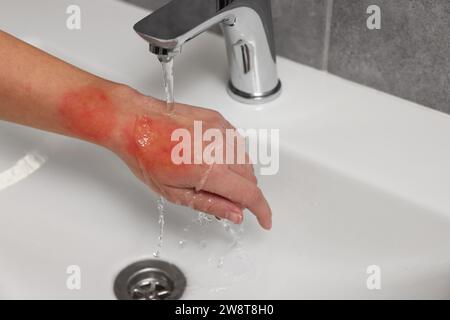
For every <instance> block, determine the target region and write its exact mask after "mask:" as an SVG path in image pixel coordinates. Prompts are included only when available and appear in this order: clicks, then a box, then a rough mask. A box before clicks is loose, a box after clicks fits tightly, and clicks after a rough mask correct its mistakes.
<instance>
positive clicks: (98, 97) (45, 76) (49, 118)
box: [0, 31, 119, 145]
mask: <svg viewBox="0 0 450 320" xmlns="http://www.w3.org/2000/svg"><path fill="white" fill-rule="evenodd" d="M117 87H119V86H118V85H117V84H115V83H112V82H110V81H107V80H104V79H101V78H99V77H97V76H95V75H92V74H90V73H88V72H85V71H83V70H81V69H78V68H76V67H74V66H72V65H70V64H68V63H65V62H64V61H62V60H59V59H57V58H55V57H53V56H51V55H49V54H47V53H45V52H43V51H41V50H39V49H37V48H34V47H32V46H30V45H28V44H26V43H24V42H22V41H20V40H18V39H16V38H14V37H12V36H10V35H8V34H6V33H4V32H2V31H0V120H6V121H10V122H15V123H18V124H23V125H26V126H30V127H35V128H38V129H42V130H47V131H52V132H56V133H60V134H64V135H69V136H74V137H78V138H81V139H85V140H88V141H91V142H94V143H98V144H102V145H104V144H108V143H109V141H107V140H108V139H110V132H109V131H110V130H113V126H114V125H115V113H116V112H117V110H116V106H115V104H114V97H112V96H111V95H112V93H113V92H114V91H115V88H117Z"/></svg>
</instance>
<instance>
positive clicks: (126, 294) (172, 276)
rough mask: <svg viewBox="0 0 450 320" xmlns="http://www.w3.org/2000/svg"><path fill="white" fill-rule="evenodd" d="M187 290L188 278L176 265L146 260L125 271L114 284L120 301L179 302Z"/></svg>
mask: <svg viewBox="0 0 450 320" xmlns="http://www.w3.org/2000/svg"><path fill="white" fill-rule="evenodd" d="M185 288H186V278H185V276H184V275H183V273H182V272H181V270H180V269H178V268H177V267H176V266H175V265H173V264H171V263H168V262H165V261H162V260H145V261H139V262H136V263H133V264H132V265H129V266H128V267H126V268H125V269H123V270H122V271H121V272H120V273H119V275H118V276H117V277H116V280H115V282H114V293H115V295H116V297H117V299H119V300H177V299H180V298H181V296H182V295H183V292H184V289H185Z"/></svg>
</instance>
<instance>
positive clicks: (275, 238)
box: [0, 0, 450, 299]
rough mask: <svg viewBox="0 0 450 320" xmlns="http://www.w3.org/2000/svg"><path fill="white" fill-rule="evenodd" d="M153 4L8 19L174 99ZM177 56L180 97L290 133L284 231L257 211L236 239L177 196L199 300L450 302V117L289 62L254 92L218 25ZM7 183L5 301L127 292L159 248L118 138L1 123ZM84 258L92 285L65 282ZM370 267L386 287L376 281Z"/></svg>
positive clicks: (171, 212) (270, 188)
mask: <svg viewBox="0 0 450 320" xmlns="http://www.w3.org/2000/svg"><path fill="white" fill-rule="evenodd" d="M70 4H78V5H80V7H81V10H82V29H81V30H79V31H70V30H68V29H66V27H65V20H66V18H67V14H66V8H67V6H68V5H70ZM147 13H148V12H146V11H145V10H142V9H139V8H136V7H133V6H129V5H126V4H124V3H121V2H115V1H111V0H95V1H88V0H78V1H75V0H70V1H67V0H58V1H56V0H54V1H51V0H42V1H25V0H14V1H13V0H3V1H2V3H1V4H0V28H1V29H3V30H5V31H7V32H10V33H12V34H14V35H16V36H18V37H19V38H22V39H25V40H27V41H29V42H31V43H33V44H35V45H36V46H38V47H40V48H42V49H44V50H46V51H49V52H51V53H53V54H54V55H56V56H58V57H61V58H63V59H65V60H67V61H69V62H71V63H73V64H75V65H78V66H80V67H82V68H86V69H88V70H89V71H92V72H94V73H96V74H99V75H101V76H104V77H106V78H109V79H112V80H115V81H119V82H124V83H126V84H129V85H131V86H133V87H135V88H137V89H138V90H140V91H142V92H144V93H146V94H151V95H155V96H158V97H163V88H162V85H161V81H162V79H161V72H160V66H159V63H158V62H157V60H156V58H155V57H153V56H152V55H151V54H150V53H148V51H147V46H146V44H145V43H144V42H143V41H142V39H140V38H139V37H138V36H137V35H136V34H135V33H134V31H133V30H132V26H133V24H134V23H135V22H136V21H138V20H139V19H141V18H142V17H144V16H145V15H146V14H147ZM175 64H176V65H175V68H176V69H175V72H176V87H175V88H176V98H177V100H178V101H181V102H185V103H189V104H193V105H200V106H210V107H212V108H215V109H216V110H218V111H220V112H222V113H223V115H224V116H225V117H226V118H228V119H229V120H230V121H231V122H233V123H234V124H235V125H236V126H238V127H241V128H250V127H251V128H279V129H281V132H280V134H281V158H280V172H279V174H278V175H275V176H266V177H260V181H261V187H262V189H263V191H264V192H265V194H266V195H267V198H268V199H269V202H270V204H271V206H272V208H273V212H274V221H273V224H274V228H273V230H272V231H271V232H265V231H262V229H260V228H259V227H258V226H257V224H256V221H255V219H254V218H253V217H252V216H251V215H250V214H248V215H247V216H246V220H245V223H244V226H243V231H242V230H240V228H238V227H233V230H234V232H236V233H237V234H238V236H239V237H240V249H236V248H234V249H233V248H230V246H231V244H232V243H233V236H232V235H231V234H230V233H227V232H226V231H225V230H224V228H223V227H222V225H221V224H220V223H219V222H216V221H214V222H211V223H210V224H209V225H208V226H203V227H202V226H199V225H198V224H196V223H195V222H193V220H195V218H196V217H197V213H195V212H193V211H190V210H188V209H185V208H180V207H176V206H172V205H170V206H168V208H167V212H168V213H167V217H166V228H165V234H164V246H163V250H162V255H161V258H162V259H163V260H167V261H169V262H173V263H175V264H176V265H177V266H178V267H179V268H180V269H182V270H183V272H184V273H185V275H186V278H187V281H188V287H187V289H186V292H185V295H184V298H186V299H202V298H203V299H205V298H206V299H216V298H236V299H246V298H248V299H251V298H256V299H258V298H264V299H281V298H285V299H297V298H338V299H339V298H369V299H372V298H373V299H378V298H450V170H449V165H450V148H448V139H449V137H450V117H449V116H448V115H445V114H441V113H438V112H435V111H431V110H429V109H427V108H424V107H421V106H418V105H415V104H413V103H410V102H407V101H404V100H401V99H398V98H395V97H392V96H389V95H386V94H383V93H380V92H377V91H374V90H371V89H368V88H365V87H362V86H359V85H356V84H353V83H350V82H346V81H344V80H342V79H339V78H337V77H334V76H331V75H327V74H325V73H323V72H319V71H316V70H313V69H310V68H308V67H304V66H302V65H299V64H296V63H294V62H291V61H288V60H286V59H283V58H279V62H278V65H279V73H280V77H281V79H282V81H283V85H284V91H283V94H282V96H281V97H280V98H279V99H278V100H276V101H274V102H272V103H270V104H267V105H265V106H263V107H262V108H260V109H255V108H254V107H249V106H246V105H242V104H239V103H237V102H235V101H234V100H232V99H231V98H230V97H229V96H228V95H227V93H226V90H225V82H226V78H227V76H226V73H227V61H226V55H225V48H224V43H223V41H222V39H221V38H220V37H218V36H216V35H212V34H205V35H202V36H200V37H199V38H198V39H195V40H193V41H191V42H189V43H188V44H187V45H186V47H185V48H183V52H182V54H181V55H180V56H179V57H177V60H176V63H175ZM24 157H25V158H24ZM21 159H22V160H21ZM24 164H25V165H24ZM24 167H25V169H26V172H25V174H24V175H23V176H22V177H21V178H23V179H21V180H20V181H12V180H11V179H10V177H9V175H11V170H12V169H11V168H16V169H17V168H19V169H21V170H24ZM16 173H17V170H16ZM26 174H29V175H28V176H27V177H25V175H26ZM8 177H9V178H8ZM2 179H3V180H2ZM14 182H16V183H14ZM0 183H2V185H0V298H8V299H10V298H25V299H29V298H42V299H47V298H59V299H91V298H96V299H113V298H114V294H113V290H112V287H113V281H114V278H115V276H116V275H117V273H118V272H119V271H120V270H121V269H122V268H124V267H125V266H127V265H128V264H130V263H133V262H135V261H138V260H141V259H145V258H151V257H152V253H153V252H154V251H155V249H156V244H157V237H158V232H159V226H158V214H157V210H156V204H155V199H156V197H155V195H153V194H151V193H150V192H149V191H148V190H147V189H146V187H145V186H143V185H142V184H141V183H140V182H139V181H137V180H136V179H135V178H134V176H133V175H132V174H131V173H130V172H129V170H128V169H127V167H126V166H125V165H124V164H122V162H121V161H120V160H119V159H118V158H116V157H115V156H114V155H113V154H111V153H109V152H108V151H106V150H103V149H100V148H98V147H96V146H94V145H90V144H88V143H85V142H81V141H77V140H74V139H70V138H66V137H62V136H57V135H54V134H50V133H46V132H40V131H37V130H33V129H30V128H25V127H21V126H17V125H13V124H8V123H5V122H0ZM188 226H189V227H188ZM186 227H188V229H187V230H185V229H186ZM180 240H187V241H186V243H185V245H184V247H183V248H181V247H180V246H179V241H180ZM221 258H223V265H222V266H220V264H221V261H222V259H221ZM70 265H77V266H79V267H80V268H81V290H69V289H68V288H67V286H66V280H67V277H68V274H67V273H66V270H67V267H68V266H70ZM371 265H376V266H378V267H379V268H380V270H381V285H382V286H381V290H369V289H368V287H367V285H366V282H367V279H368V277H369V274H367V268H368V267H369V266H371Z"/></svg>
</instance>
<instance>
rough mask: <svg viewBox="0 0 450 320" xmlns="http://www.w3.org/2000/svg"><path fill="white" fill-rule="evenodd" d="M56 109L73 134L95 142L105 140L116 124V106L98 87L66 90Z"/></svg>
mask: <svg viewBox="0 0 450 320" xmlns="http://www.w3.org/2000/svg"><path fill="white" fill-rule="evenodd" d="M58 111H59V115H60V116H61V118H62V121H63V125H64V127H66V128H67V129H68V130H70V132H71V133H72V134H73V135H75V136H78V137H80V138H82V139H86V140H90V141H93V142H96V143H105V142H107V141H108V140H109V138H110V137H111V133H112V131H113V129H114V127H115V125H116V115H115V111H116V106H115V105H114V104H113V103H112V102H111V100H110V98H109V97H108V96H107V95H106V94H105V92H104V91H103V90H101V89H99V88H92V87H85V88H82V89H79V90H76V91H70V92H67V93H66V94H64V96H63V98H62V102H61V105H60V107H59V110H58Z"/></svg>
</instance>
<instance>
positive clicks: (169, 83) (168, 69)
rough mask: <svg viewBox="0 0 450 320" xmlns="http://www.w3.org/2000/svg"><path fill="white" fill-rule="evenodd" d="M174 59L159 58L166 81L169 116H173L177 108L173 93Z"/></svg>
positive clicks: (169, 57)
mask: <svg viewBox="0 0 450 320" xmlns="http://www.w3.org/2000/svg"><path fill="white" fill-rule="evenodd" d="M173 59H174V58H173V57H172V56H158V60H159V61H160V62H161V66H162V70H163V79H164V89H165V92H166V105H167V110H166V112H167V114H169V115H172V114H173V112H174V108H175V97H174V92H173V85H174V84H173V82H174V81H173Z"/></svg>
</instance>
